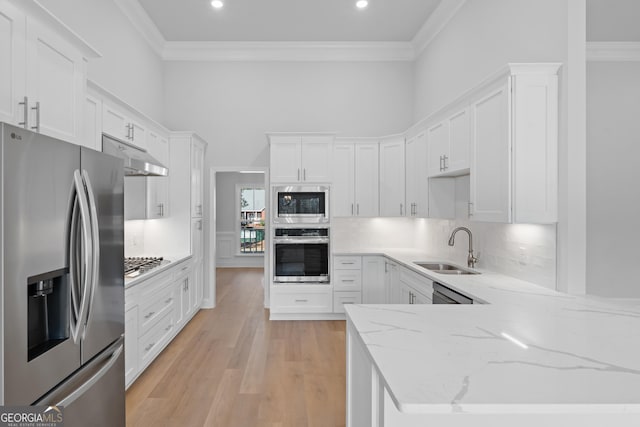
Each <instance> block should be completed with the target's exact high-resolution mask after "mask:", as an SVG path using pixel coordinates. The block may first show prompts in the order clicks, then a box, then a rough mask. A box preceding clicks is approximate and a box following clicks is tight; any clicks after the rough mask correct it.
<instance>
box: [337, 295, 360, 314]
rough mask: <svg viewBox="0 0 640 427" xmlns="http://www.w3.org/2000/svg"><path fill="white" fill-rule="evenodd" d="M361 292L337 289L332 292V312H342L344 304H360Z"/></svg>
mask: <svg viewBox="0 0 640 427" xmlns="http://www.w3.org/2000/svg"><path fill="white" fill-rule="evenodd" d="M361 303H362V292H353V291H337V292H334V293H333V312H334V313H344V305H345V304H361Z"/></svg>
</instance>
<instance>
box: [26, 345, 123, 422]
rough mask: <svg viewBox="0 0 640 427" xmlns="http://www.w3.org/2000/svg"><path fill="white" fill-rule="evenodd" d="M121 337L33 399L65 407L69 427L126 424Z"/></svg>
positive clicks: (40, 403) (65, 420)
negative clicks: (42, 395) (67, 376)
mask: <svg viewBox="0 0 640 427" xmlns="http://www.w3.org/2000/svg"><path fill="white" fill-rule="evenodd" d="M123 349H124V337H120V338H119V339H118V340H117V341H116V342H115V343H113V344H112V345H111V346H109V348H107V349H106V350H105V351H103V352H102V353H100V354H99V355H98V356H96V357H95V358H94V359H92V360H91V361H90V362H89V363H87V364H86V365H84V366H83V367H82V368H80V369H79V370H78V371H76V372H75V373H74V374H73V375H72V376H71V377H69V378H68V379H66V380H65V381H64V382H63V383H62V384H60V385H59V386H58V387H56V388H55V389H54V390H52V391H51V392H50V393H48V394H47V395H45V396H44V397H43V398H42V399H40V400H39V401H37V402H35V403H34V404H36V405H50V406H52V405H55V406H59V405H62V406H64V424H65V425H68V426H92V427H113V426H124V425H125V395H124V351H123Z"/></svg>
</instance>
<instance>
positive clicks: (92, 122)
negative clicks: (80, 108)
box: [80, 94, 102, 151]
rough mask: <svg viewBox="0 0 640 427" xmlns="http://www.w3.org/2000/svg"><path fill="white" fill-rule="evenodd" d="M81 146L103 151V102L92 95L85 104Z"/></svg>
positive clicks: (88, 95) (88, 96)
mask: <svg viewBox="0 0 640 427" xmlns="http://www.w3.org/2000/svg"><path fill="white" fill-rule="evenodd" d="M80 145H83V146H85V147H87V148H91V149H92V150H96V151H102V100H101V99H100V98H98V97H95V96H93V95H91V94H87V97H86V100H85V104H84V130H83V137H82V139H81V141H80Z"/></svg>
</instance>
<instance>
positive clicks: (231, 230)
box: [215, 172, 264, 267]
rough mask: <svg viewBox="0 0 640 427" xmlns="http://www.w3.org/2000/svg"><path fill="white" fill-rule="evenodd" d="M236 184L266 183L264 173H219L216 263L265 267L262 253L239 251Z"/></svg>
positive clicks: (217, 177) (218, 264)
mask: <svg viewBox="0 0 640 427" xmlns="http://www.w3.org/2000/svg"><path fill="white" fill-rule="evenodd" d="M237 184H257V185H259V186H264V174H258V173H237V172H218V173H216V201H217V203H216V211H217V212H216V216H215V218H216V265H217V266H218V267H263V266H264V256H263V255H253V254H251V255H237V254H236V253H237V238H238V224H239V222H238V216H237V206H236V201H237V197H238V196H237V194H236V185H237Z"/></svg>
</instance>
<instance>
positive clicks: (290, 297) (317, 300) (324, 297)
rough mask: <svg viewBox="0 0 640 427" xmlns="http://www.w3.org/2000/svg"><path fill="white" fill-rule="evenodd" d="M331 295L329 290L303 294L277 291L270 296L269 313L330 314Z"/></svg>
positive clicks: (331, 306) (331, 308)
mask: <svg viewBox="0 0 640 427" xmlns="http://www.w3.org/2000/svg"><path fill="white" fill-rule="evenodd" d="M318 286H324V285H318ZM332 295H333V292H332V289H331V288H328V289H318V290H314V291H304V292H295V291H279V292H276V293H272V294H271V311H272V312H274V313H331V312H332V310H333V298H332Z"/></svg>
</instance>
